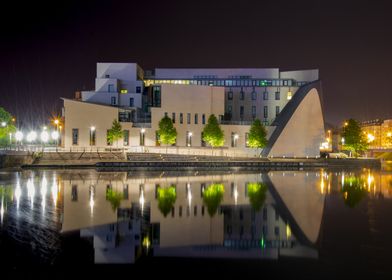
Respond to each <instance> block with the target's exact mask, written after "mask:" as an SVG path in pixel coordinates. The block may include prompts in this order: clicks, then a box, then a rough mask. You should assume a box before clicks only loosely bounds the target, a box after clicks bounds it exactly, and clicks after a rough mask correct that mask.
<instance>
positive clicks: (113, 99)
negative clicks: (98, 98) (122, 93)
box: [110, 96, 116, 105]
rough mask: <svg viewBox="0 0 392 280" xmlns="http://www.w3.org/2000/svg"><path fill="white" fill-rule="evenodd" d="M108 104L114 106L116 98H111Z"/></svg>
mask: <svg viewBox="0 0 392 280" xmlns="http://www.w3.org/2000/svg"><path fill="white" fill-rule="evenodd" d="M110 104H111V105H116V97H115V96H112V97H111V98H110Z"/></svg>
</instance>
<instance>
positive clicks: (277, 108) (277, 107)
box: [275, 106, 280, 116]
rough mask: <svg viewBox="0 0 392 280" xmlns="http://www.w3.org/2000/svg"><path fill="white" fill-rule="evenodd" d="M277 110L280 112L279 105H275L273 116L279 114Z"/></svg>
mask: <svg viewBox="0 0 392 280" xmlns="http://www.w3.org/2000/svg"><path fill="white" fill-rule="evenodd" d="M279 112H280V107H279V106H276V107H275V116H277V115H279Z"/></svg>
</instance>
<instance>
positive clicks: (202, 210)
mask: <svg viewBox="0 0 392 280" xmlns="http://www.w3.org/2000/svg"><path fill="white" fill-rule="evenodd" d="M201 215H202V216H204V205H203V206H202V207H201Z"/></svg>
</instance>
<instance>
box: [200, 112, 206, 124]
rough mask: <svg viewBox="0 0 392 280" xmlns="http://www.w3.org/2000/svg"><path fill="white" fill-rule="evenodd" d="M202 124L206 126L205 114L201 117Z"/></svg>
mask: <svg viewBox="0 0 392 280" xmlns="http://www.w3.org/2000/svg"><path fill="white" fill-rule="evenodd" d="M201 122H202V124H206V115H205V114H203V115H202V116H201Z"/></svg>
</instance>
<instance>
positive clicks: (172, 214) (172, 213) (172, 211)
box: [171, 207, 175, 217]
mask: <svg viewBox="0 0 392 280" xmlns="http://www.w3.org/2000/svg"><path fill="white" fill-rule="evenodd" d="M174 214H175V208H174V207H173V208H172V209H171V216H172V217H174Z"/></svg>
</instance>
